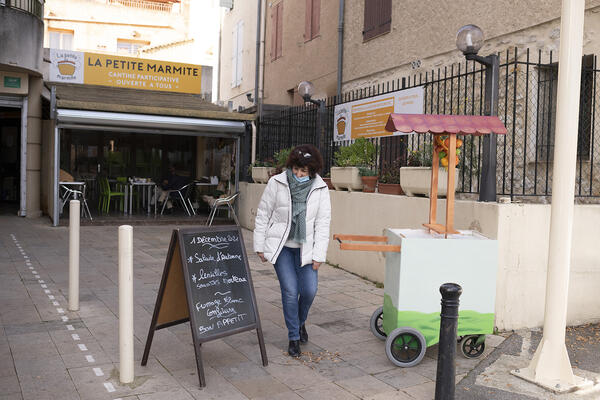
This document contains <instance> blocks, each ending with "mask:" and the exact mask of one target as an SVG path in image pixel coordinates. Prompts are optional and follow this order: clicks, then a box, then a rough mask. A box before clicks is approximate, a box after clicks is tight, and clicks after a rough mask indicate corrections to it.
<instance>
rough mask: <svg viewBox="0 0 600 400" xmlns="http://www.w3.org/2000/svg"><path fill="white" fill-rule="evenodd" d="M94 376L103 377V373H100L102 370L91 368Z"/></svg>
mask: <svg viewBox="0 0 600 400" xmlns="http://www.w3.org/2000/svg"><path fill="white" fill-rule="evenodd" d="M92 369H93V370H94V373H95V374H96V376H104V372H102V368H92Z"/></svg>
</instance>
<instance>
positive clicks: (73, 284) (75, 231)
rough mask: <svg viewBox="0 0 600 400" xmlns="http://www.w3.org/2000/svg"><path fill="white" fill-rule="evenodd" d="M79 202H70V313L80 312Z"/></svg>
mask: <svg viewBox="0 0 600 400" xmlns="http://www.w3.org/2000/svg"><path fill="white" fill-rule="evenodd" d="M79 218H80V217H79V200H71V201H70V202H69V311H78V310H79Z"/></svg>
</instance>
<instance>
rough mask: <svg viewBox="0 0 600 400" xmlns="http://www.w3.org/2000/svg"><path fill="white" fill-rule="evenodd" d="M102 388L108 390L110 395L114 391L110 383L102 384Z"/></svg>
mask: <svg viewBox="0 0 600 400" xmlns="http://www.w3.org/2000/svg"><path fill="white" fill-rule="evenodd" d="M104 387H105V388H106V390H108V393H112V392H114V391H115V387H114V386H113V384H112V383H110V382H104Z"/></svg>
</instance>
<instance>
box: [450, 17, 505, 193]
mask: <svg viewBox="0 0 600 400" xmlns="http://www.w3.org/2000/svg"><path fill="white" fill-rule="evenodd" d="M483 42H484V37H483V31H482V30H481V29H480V28H479V27H478V26H477V25H465V26H463V27H462V28H460V29H459V30H458V32H457V34H456V47H457V48H458V49H459V50H460V51H461V52H462V53H463V54H464V56H465V58H466V59H467V60H472V61H476V62H478V63H479V64H482V65H484V66H485V97H484V114H485V115H498V82H499V75H500V61H499V57H498V55H497V54H490V55H489V56H486V57H482V56H480V55H478V54H477V53H478V52H479V49H481V46H483ZM497 143H498V139H497V136H496V134H495V133H491V134H489V135H485V136H484V138H483V151H482V154H481V175H480V177H479V201H496V146H497Z"/></svg>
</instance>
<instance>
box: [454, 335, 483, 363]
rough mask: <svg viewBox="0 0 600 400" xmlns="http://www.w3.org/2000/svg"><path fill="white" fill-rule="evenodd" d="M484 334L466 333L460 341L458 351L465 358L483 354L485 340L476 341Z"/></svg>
mask: <svg viewBox="0 0 600 400" xmlns="http://www.w3.org/2000/svg"><path fill="white" fill-rule="evenodd" d="M480 336H483V337H484V340H485V335H467V336H464V337H463V338H462V340H461V341H460V352H461V353H462V355H463V356H465V357H466V358H477V357H479V356H481V355H482V354H483V351H484V350H485V342H484V341H482V342H481V343H477V341H478V340H479V337H480Z"/></svg>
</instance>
